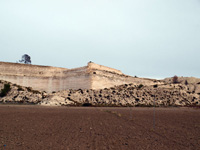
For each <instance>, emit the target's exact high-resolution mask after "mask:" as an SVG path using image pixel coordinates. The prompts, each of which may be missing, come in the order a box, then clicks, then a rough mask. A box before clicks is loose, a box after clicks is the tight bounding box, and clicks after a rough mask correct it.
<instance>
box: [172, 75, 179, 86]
mask: <svg viewBox="0 0 200 150" xmlns="http://www.w3.org/2000/svg"><path fill="white" fill-rule="evenodd" d="M172 83H174V84H176V83H178V77H177V76H176V75H175V76H174V77H173V78H172Z"/></svg>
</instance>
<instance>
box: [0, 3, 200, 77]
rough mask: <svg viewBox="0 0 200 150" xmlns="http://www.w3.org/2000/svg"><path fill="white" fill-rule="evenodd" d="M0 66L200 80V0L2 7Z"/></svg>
mask: <svg viewBox="0 0 200 150" xmlns="http://www.w3.org/2000/svg"><path fill="white" fill-rule="evenodd" d="M0 52H1V54H0V61H8V62H16V61H17V60H19V59H20V58H21V56H22V55H23V54H29V55H30V56H31V59H32V63H33V64H36V65H49V66H57V67H65V68H75V67H81V66H85V65H86V64H87V62H89V61H93V62H95V63H98V64H101V65H105V66H109V67H113V68H116V69H119V70H121V71H122V72H123V73H125V74H128V75H132V76H134V75H137V76H139V77H150V78H165V77H171V76H173V75H178V76H195V77H200V67H199V64H200V58H199V57H200V0H0Z"/></svg>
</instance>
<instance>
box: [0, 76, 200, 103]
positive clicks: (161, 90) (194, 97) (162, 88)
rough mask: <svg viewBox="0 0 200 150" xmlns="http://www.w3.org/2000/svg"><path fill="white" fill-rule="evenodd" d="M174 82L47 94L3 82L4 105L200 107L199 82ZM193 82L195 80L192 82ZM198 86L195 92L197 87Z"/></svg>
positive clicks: (1, 87) (1, 86)
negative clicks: (8, 89)
mask: <svg viewBox="0 0 200 150" xmlns="http://www.w3.org/2000/svg"><path fill="white" fill-rule="evenodd" d="M187 80H188V81H189V82H188V84H187V85H185V84H183V83H182V82H180V83H178V84H172V83H170V82H169V81H170V80H169V79H165V80H164V81H165V83H164V84H155V85H149V86H143V85H142V84H141V85H133V84H124V85H120V86H115V87H112V88H105V89H100V90H92V89H88V90H82V89H79V90H65V91H59V92H53V93H50V94H47V93H46V92H41V91H36V90H33V89H31V88H30V87H22V86H19V85H16V84H12V83H9V82H6V81H1V82H0V89H1V92H2V89H4V87H5V85H6V84H7V85H8V84H9V85H10V91H9V92H8V93H7V95H6V96H1V97H0V103H17V104H38V105H46V106H82V105H93V106H154V104H155V105H156V106H196V105H198V106H199V105H200V93H198V89H199V84H198V82H196V80H195V82H190V80H189V78H187ZM192 81H193V80H192ZM193 87H195V90H194V88H193Z"/></svg>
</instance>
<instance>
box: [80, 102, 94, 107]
mask: <svg viewBox="0 0 200 150" xmlns="http://www.w3.org/2000/svg"><path fill="white" fill-rule="evenodd" d="M82 106H86V107H88V106H92V104H91V103H83V105H82Z"/></svg>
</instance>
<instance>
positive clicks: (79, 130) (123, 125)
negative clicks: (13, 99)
mask: <svg viewBox="0 0 200 150" xmlns="http://www.w3.org/2000/svg"><path fill="white" fill-rule="evenodd" d="M153 116H154V108H101V107H98V108H83V107H76V108H75V107H39V106H11V105H10V106H9V105H7V106H6V105H4V106H3V105H0V150H1V149H6V150H13V149H15V150H27V149H31V150H39V149H53V150H61V149H63V150H73V149H74V150H87V149H90V150H95V149H96V150H97V149H98V150H108V149H113V150H118V149H121V150H127V149H129V150H134V149H139V150H141V149H151V150H152V149H154V150H169V149H171V150H172V149H173V150H175V149H180V150H184V149H185V150H186V149H187V150H188V149H191V150H196V149H198V148H199V145H200V119H199V118H200V109H192V108H156V109H155V116H156V117H155V129H154V126H153V125H154V124H153Z"/></svg>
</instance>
